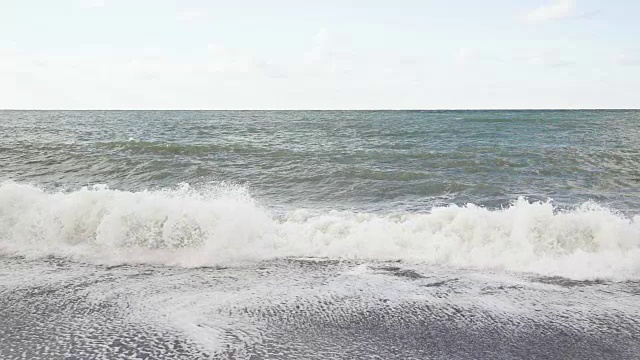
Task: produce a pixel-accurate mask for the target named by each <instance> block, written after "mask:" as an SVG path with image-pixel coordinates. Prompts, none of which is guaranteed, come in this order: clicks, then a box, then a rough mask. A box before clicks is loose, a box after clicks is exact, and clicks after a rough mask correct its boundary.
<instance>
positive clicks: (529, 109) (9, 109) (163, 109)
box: [0, 108, 640, 111]
mask: <svg viewBox="0 0 640 360" xmlns="http://www.w3.org/2000/svg"><path fill="white" fill-rule="evenodd" d="M585 110H592V111H598V110H609V111H611V110H626V111H629V110H631V111H637V110H640V108H434V109H420V108H399V109H392V108H379V109H364V108H363V109H314V108H299V109H240V108H230V109H204V108H203V109H196V108H191V109H189V108H185V109H172V108H156V109H153V108H140V109H127V108H124V109H99V108H94V109H91V108H75V109H63V108H59V109H56V108H46V109H44V108H43V109H38V108H32V109H26V108H24V109H19V108H15V109H11V108H3V109H0V111H585Z"/></svg>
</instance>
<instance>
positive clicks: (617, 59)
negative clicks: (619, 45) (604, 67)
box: [611, 52, 640, 66]
mask: <svg viewBox="0 0 640 360" xmlns="http://www.w3.org/2000/svg"><path fill="white" fill-rule="evenodd" d="M611 61H612V62H613V63H614V64H616V65H623V66H637V65H640V52H638V53H624V54H618V55H616V56H614V57H613V58H612V59H611Z"/></svg>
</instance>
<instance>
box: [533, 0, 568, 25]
mask: <svg viewBox="0 0 640 360" xmlns="http://www.w3.org/2000/svg"><path fill="white" fill-rule="evenodd" d="M575 10H576V2H575V0H553V1H552V2H551V3H548V4H545V5H542V6H540V7H539V8H537V9H534V10H531V11H530V12H529V13H527V15H526V20H527V21H528V22H530V23H541V22H546V21H553V20H561V19H566V18H569V17H572V16H575Z"/></svg>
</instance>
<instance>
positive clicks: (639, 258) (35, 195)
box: [0, 182, 640, 279]
mask: <svg viewBox="0 0 640 360" xmlns="http://www.w3.org/2000/svg"><path fill="white" fill-rule="evenodd" d="M0 253H5V254H18V255H23V256H34V257H41V256H49V255H54V256H68V257H72V258H78V259H81V260H82V261H90V262H100V263H113V262H118V263H122V262H146V263H159V264H167V265H177V266H209V265H210V266H214V265H222V264H228V263H233V262H246V261H259V260H265V259H274V258H283V257H323V258H335V259H359V260H373V261H377V260H382V261H386V260H401V261H405V262H408V263H420V264H434V265H436V264H437V265H445V266H453V267H461V268H478V269H491V270H506V271H515V272H533V273H538V274H542V275H550V276H564V277H569V278H574V279H586V278H611V279H636V278H640V216H638V215H636V216H634V217H631V218H629V217H625V216H623V215H621V214H619V213H617V212H615V211H613V210H610V209H608V208H606V207H603V206H600V205H598V204H595V203H584V204H581V205H579V206H577V207H575V208H574V209H572V210H560V209H556V208H554V207H553V205H552V204H551V203H550V202H544V203H543V202H529V201H527V200H526V199H523V198H519V199H518V200H516V201H514V203H513V204H512V205H511V206H509V207H506V208H503V209H498V210H489V209H486V208H483V207H479V206H476V205H473V204H468V205H465V206H456V205H450V206H445V207H436V208H433V209H431V210H430V211H429V212H428V213H387V214H380V213H362V212H354V211H317V210H316V211H314V210H309V209H297V210H291V211H287V212H281V213H278V212H274V211H272V210H270V209H269V208H267V207H264V206H261V205H260V204H259V203H258V202H256V200H255V199H254V198H252V197H251V196H250V194H249V193H248V191H247V190H246V189H245V188H243V187H239V186H229V185H219V186H215V187H211V188H208V189H204V190H195V189H192V188H190V187H189V186H188V185H184V186H181V187H179V188H176V189H171V190H159V191H142V192H127V191H118V190H112V189H109V188H107V187H106V186H99V185H98V186H92V187H86V188H83V189H81V190H78V191H74V192H47V191H45V190H44V189H40V188H38V187H35V186H31V185H26V184H19V183H14V182H4V183H2V184H0Z"/></svg>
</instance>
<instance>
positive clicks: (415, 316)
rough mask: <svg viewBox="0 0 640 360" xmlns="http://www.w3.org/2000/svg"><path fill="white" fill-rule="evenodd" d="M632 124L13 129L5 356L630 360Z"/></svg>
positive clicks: (636, 275) (637, 252)
mask: <svg viewBox="0 0 640 360" xmlns="http://www.w3.org/2000/svg"><path fill="white" fill-rule="evenodd" d="M639 314H640V111H635V110H589V111H586V110H584V111H583V110H572V111H552V110H549V111H540V110H531V111H524V110H523V111H10V110H4V111H0V358H2V359H20V358H29V359H31V358H43V359H58V358H60V359H85V358H107V359H112V358H123V359H128V358H148V359H164V358H181V359H200V358H201V359H209V358H214V359H218V358H219V359H228V358H230V359H267V358H269V359H273V358H276V359H280V358H282V359H331V358H337V359H353V358H383V359H391V358H397V359H471V358H475V359H532V358H535V359H637V358H640V315H639Z"/></svg>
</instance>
